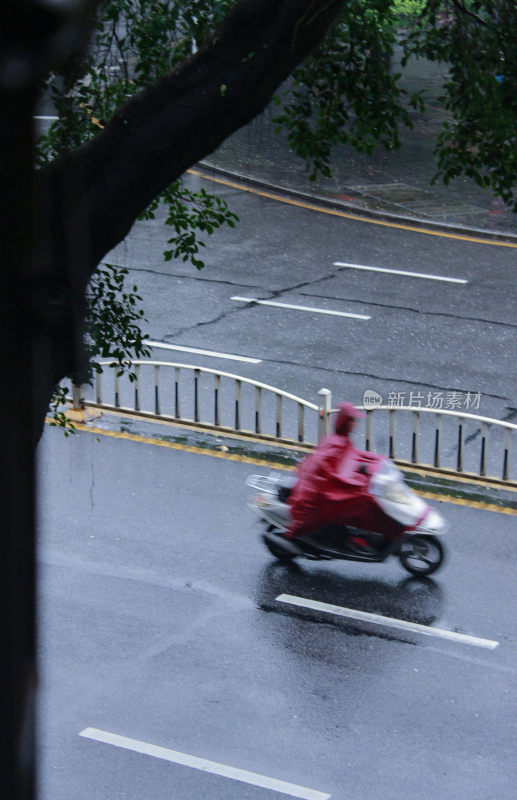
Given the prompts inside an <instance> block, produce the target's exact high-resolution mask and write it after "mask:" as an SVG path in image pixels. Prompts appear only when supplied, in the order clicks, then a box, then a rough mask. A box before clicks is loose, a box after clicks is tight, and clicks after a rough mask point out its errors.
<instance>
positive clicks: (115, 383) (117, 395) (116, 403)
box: [113, 369, 120, 408]
mask: <svg viewBox="0 0 517 800" xmlns="http://www.w3.org/2000/svg"><path fill="white" fill-rule="evenodd" d="M113 395H114V397H113V405H114V406H115V408H119V407H120V375H119V374H118V369H115V375H114V377H113Z"/></svg>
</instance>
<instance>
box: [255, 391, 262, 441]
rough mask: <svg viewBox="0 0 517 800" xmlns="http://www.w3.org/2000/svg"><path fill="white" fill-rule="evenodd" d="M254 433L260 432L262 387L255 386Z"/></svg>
mask: <svg viewBox="0 0 517 800" xmlns="http://www.w3.org/2000/svg"><path fill="white" fill-rule="evenodd" d="M255 433H262V387H261V386H255Z"/></svg>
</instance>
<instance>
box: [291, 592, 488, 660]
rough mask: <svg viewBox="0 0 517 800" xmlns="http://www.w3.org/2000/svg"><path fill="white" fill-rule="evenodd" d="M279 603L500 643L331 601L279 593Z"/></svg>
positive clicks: (478, 643)
mask: <svg viewBox="0 0 517 800" xmlns="http://www.w3.org/2000/svg"><path fill="white" fill-rule="evenodd" d="M276 599H277V601H278V602H279V603H288V604H289V605H292V606H300V607H301V608H310V609H312V610H313V611H324V612H326V613H327V614H337V615H338V616H340V617H348V618H349V619H359V620H362V621H363V622H371V623H373V624H374V625H384V626H385V627H386V628H398V629H399V630H403V631H411V632H412V633H422V634H424V635H425V636H436V637H438V638H439V639H449V641H451V642H457V643H458V644H470V645H473V646H475V647H485V648H487V649H488V650H493V649H494V648H495V647H497V646H498V645H499V642H494V641H493V640H491V639H480V638H478V637H477V636H469V635H468V634H466V633H456V632H455V631H447V630H443V629H442V628H431V627H430V626H428V625H419V624H418V623H417V622H406V620H403V619H395V618H394V617H385V616H383V615H382V614H370V613H369V612H368V611H357V610H356V609H355V608H345V607H343V606H333V605H330V604H329V603H320V602H319V600H309V599H307V598H305V597H296V596H295V595H292V594H279V595H278V597H277V598H276Z"/></svg>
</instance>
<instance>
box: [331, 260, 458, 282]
mask: <svg viewBox="0 0 517 800" xmlns="http://www.w3.org/2000/svg"><path fill="white" fill-rule="evenodd" d="M334 266H335V267H348V268H349V269H363V270H367V271H368V272H387V273H389V274H390V275H402V276H404V277H406V278H407V277H409V278H426V279H427V280H428V281H445V282H446V283H460V284H462V285H464V284H466V283H468V281H467V280H465V279H464V278H448V277H446V276H445V275H429V274H427V273H426V272H407V271H406V270H403V269H387V268H386V267H365V266H364V264H349V263H348V262H347V261H334Z"/></svg>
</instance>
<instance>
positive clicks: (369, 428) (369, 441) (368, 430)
mask: <svg viewBox="0 0 517 800" xmlns="http://www.w3.org/2000/svg"><path fill="white" fill-rule="evenodd" d="M372 429H373V410H372V409H369V410H368V411H367V412H366V441H365V443H364V449H365V450H366V451H367V452H368V453H369V452H370V451H371V449H372V434H373V430H372Z"/></svg>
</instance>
